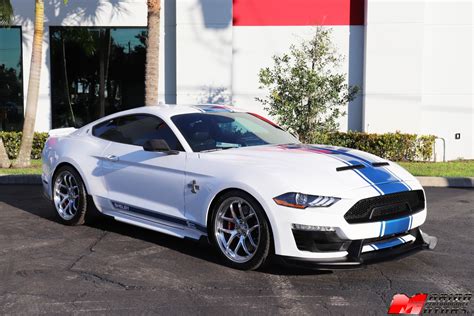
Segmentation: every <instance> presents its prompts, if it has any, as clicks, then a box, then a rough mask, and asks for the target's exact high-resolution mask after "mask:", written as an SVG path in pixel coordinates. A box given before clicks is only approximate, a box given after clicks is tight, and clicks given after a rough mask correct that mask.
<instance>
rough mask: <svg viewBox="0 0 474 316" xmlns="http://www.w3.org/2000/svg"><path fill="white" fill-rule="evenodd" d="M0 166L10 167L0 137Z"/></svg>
mask: <svg viewBox="0 0 474 316" xmlns="http://www.w3.org/2000/svg"><path fill="white" fill-rule="evenodd" d="M0 168H10V159H8V155H7V151H6V149H5V146H4V145H3V139H2V138H1V137H0Z"/></svg>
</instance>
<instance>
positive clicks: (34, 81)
mask: <svg viewBox="0 0 474 316" xmlns="http://www.w3.org/2000/svg"><path fill="white" fill-rule="evenodd" d="M43 35H44V1H43V0H35V31H34V36H33V46H32V53H31V66H30V78H29V81H28V95H27V97H26V113H25V121H24V122H23V135H22V138H21V146H20V152H19V154H18V158H17V159H16V161H15V162H14V163H13V167H15V168H25V167H28V166H30V162H31V157H30V156H31V149H32V146H33V136H34V132H35V121H36V109H37V107H38V93H39V84H40V75H41V58H42V54H43Z"/></svg>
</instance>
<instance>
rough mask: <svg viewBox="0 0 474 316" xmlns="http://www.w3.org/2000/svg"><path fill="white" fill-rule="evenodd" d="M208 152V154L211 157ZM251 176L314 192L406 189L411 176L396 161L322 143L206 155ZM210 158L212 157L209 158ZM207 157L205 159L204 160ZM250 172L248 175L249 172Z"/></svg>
mask: <svg viewBox="0 0 474 316" xmlns="http://www.w3.org/2000/svg"><path fill="white" fill-rule="evenodd" d="M211 155H212V156H211ZM206 156H207V157H209V158H210V159H211V160H214V162H215V163H216V166H217V165H219V162H221V163H222V161H224V162H225V164H226V165H227V166H231V167H233V169H234V170H235V171H236V172H238V173H240V174H246V177H248V178H251V177H252V176H255V175H256V174H257V175H258V176H259V177H268V179H272V181H280V182H282V181H283V182H285V186H294V187H295V190H297V189H300V190H301V189H302V188H303V189H306V190H311V191H313V190H314V188H316V187H318V192H321V190H323V191H326V190H325V189H326V188H331V191H333V190H334V188H338V190H351V189H356V188H360V187H364V186H371V187H373V189H374V191H377V192H378V193H379V194H389V193H393V192H399V191H406V190H407V189H408V190H409V189H410V188H409V184H408V183H407V182H411V181H414V177H413V176H412V175H410V174H409V173H408V172H407V171H405V170H404V169H403V168H401V167H400V166H398V165H397V164H395V163H393V162H390V161H388V160H385V159H382V158H380V157H377V156H374V155H371V154H369V153H365V152H362V151H358V150H353V149H348V148H342V147H334V146H325V145H301V144H289V145H265V146H253V147H242V148H235V149H228V150H222V151H217V152H212V153H209V155H206ZM211 157H212V158H211ZM206 160H207V159H206ZM249 173H251V174H252V175H249ZM308 193H309V192H308Z"/></svg>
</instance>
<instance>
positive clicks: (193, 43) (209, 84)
mask: <svg viewBox="0 0 474 316" xmlns="http://www.w3.org/2000/svg"><path fill="white" fill-rule="evenodd" d="M231 71H232V0H176V82H177V83H176V86H177V96H176V98H177V103H181V104H190V103H196V102H198V103H221V104H222V103H225V104H229V103H231V102H232V75H231Z"/></svg>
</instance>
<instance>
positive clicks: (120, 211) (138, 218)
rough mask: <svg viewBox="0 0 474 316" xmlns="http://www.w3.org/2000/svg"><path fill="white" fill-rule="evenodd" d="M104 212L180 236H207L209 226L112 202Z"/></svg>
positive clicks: (121, 219) (133, 223)
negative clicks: (110, 206)
mask: <svg viewBox="0 0 474 316" xmlns="http://www.w3.org/2000/svg"><path fill="white" fill-rule="evenodd" d="M102 213H104V214H105V215H109V216H112V217H114V219H115V220H117V221H119V222H123V223H127V224H131V225H135V226H139V227H142V228H146V229H150V230H154V231H157V232H160V233H164V234H168V235H171V236H175V237H178V238H191V239H196V240H199V239H201V238H202V237H205V236H207V228H206V227H204V226H202V225H200V224H197V223H194V222H192V221H188V220H186V219H183V218H178V217H174V216H170V215H167V214H163V213H158V212H154V211H150V210H145V209H141V208H136V207H133V206H130V205H125V204H123V203H118V202H112V208H103V209H102Z"/></svg>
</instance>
